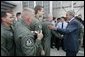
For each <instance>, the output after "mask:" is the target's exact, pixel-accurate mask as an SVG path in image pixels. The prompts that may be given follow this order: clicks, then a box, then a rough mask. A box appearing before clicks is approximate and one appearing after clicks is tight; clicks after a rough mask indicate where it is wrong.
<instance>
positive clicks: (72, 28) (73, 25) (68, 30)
mask: <svg viewBox="0 0 85 57" xmlns="http://www.w3.org/2000/svg"><path fill="white" fill-rule="evenodd" d="M76 29H78V23H77V22H72V23H71V24H70V25H69V26H68V27H67V28H66V29H60V28H57V31H58V32H60V33H61V34H69V33H71V32H73V31H75V30H76Z"/></svg>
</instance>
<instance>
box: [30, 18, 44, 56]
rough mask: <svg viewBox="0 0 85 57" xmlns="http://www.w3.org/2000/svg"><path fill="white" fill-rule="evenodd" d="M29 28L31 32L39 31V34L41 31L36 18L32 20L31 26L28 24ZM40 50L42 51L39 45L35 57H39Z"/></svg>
mask: <svg viewBox="0 0 85 57" xmlns="http://www.w3.org/2000/svg"><path fill="white" fill-rule="evenodd" d="M30 28H31V29H30V30H31V31H39V32H40V31H41V30H42V24H41V22H40V21H39V20H38V19H37V18H35V19H32V24H30ZM42 50H43V47H42V45H41V44H40V46H39V47H38V49H37V53H36V56H41V51H42Z"/></svg>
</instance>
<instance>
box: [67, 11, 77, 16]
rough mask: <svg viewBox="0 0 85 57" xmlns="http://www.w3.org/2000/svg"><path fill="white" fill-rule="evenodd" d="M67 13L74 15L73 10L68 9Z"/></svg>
mask: <svg viewBox="0 0 85 57" xmlns="http://www.w3.org/2000/svg"><path fill="white" fill-rule="evenodd" d="M67 13H68V14H69V15H71V16H75V12H74V11H73V10H69V11H67Z"/></svg>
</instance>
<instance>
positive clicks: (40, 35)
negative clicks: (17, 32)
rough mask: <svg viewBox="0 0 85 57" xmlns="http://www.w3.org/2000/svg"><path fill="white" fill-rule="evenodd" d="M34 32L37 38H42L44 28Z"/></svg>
mask: <svg viewBox="0 0 85 57" xmlns="http://www.w3.org/2000/svg"><path fill="white" fill-rule="evenodd" d="M31 32H32V33H33V34H34V37H35V39H38V40H41V39H42V38H43V34H42V30H41V31H31Z"/></svg>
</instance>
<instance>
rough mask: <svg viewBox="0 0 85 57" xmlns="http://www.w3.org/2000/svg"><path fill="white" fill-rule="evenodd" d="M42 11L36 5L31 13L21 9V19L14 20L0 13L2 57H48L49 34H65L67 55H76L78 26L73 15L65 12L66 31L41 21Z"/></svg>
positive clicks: (11, 14) (10, 13)
mask: <svg viewBox="0 0 85 57" xmlns="http://www.w3.org/2000/svg"><path fill="white" fill-rule="evenodd" d="M43 14H44V8H43V7H42V6H39V5H37V6H36V7H35V8H34V10H33V9H31V8H24V9H23V11H22V13H21V17H20V18H19V19H17V21H15V19H14V18H13V13H12V12H10V11H4V12H1V55H2V56H50V40H51V31H54V30H55V31H59V33H62V34H64V46H65V50H66V55H68V56H70V55H72V56H74V55H76V54H77V52H78V50H79V49H78V48H79V44H78V36H79V29H80V25H79V23H78V22H77V21H76V20H75V19H74V12H72V11H68V12H67V14H66V16H67V18H68V21H69V20H70V21H69V24H68V26H67V28H66V29H60V28H57V27H54V26H53V25H52V24H51V22H49V21H48V20H45V21H43V19H42V17H43Z"/></svg>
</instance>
